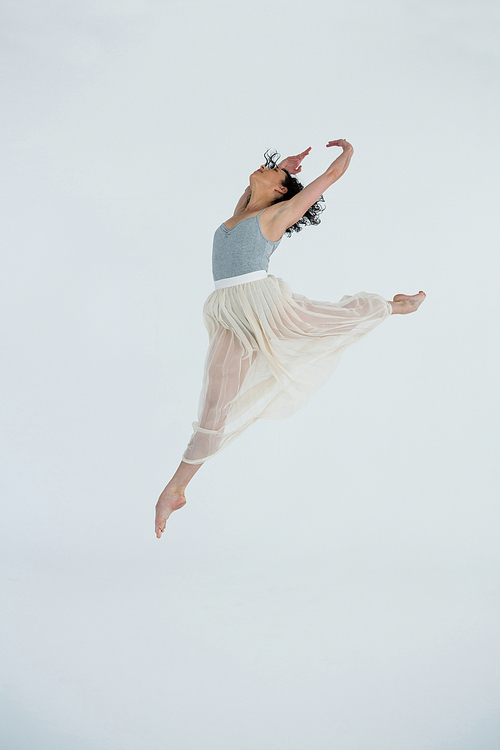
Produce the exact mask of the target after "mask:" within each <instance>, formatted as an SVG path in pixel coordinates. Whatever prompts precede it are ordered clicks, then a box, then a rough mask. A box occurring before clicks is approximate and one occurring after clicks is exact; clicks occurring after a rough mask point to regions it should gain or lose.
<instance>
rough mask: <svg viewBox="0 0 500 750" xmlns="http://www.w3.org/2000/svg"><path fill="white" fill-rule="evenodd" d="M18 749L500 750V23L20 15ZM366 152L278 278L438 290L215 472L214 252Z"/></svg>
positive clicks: (1, 299) (14, 512)
mask: <svg viewBox="0 0 500 750" xmlns="http://www.w3.org/2000/svg"><path fill="white" fill-rule="evenodd" d="M0 16H1V24H0V28H1V39H0V42H1V53H0V55H1V62H2V66H1V67H2V77H3V84H2V106H1V118H2V135H1V152H2V160H1V164H2V166H1V176H2V183H3V190H2V209H1V213H2V235H1V247H2V268H1V277H0V283H1V295H0V304H1V307H2V314H1V321H2V342H1V354H2V360H3V365H2V373H1V386H2V434H3V441H4V447H3V449H2V462H3V471H2V481H3V491H2V492H3V512H2V517H1V518H2V523H1V541H2V552H1V555H2V562H3V569H4V573H3V587H4V593H3V615H2V633H1V639H0V642H1V646H2V651H3V657H2V661H3V672H2V685H1V688H2V711H3V714H4V716H3V722H2V725H3V730H2V731H3V734H4V738H3V744H2V747H5V748H8V750H28V749H29V750H32V749H33V748H36V750H145V749H146V748H147V750H201V749H203V750H278V749H279V750H332V749H334V750H470V749H473V750H496V749H497V748H498V747H499V745H500V716H499V713H498V707H499V698H500V695H499V694H500V686H499V680H498V675H499V666H500V640H499V637H498V628H499V606H498V605H499V598H498V587H499V572H500V564H499V563H500V561H499V553H498V548H499V541H498V540H499V534H500V532H499V520H500V512H499V509H498V498H499V493H498V480H497V472H496V463H497V453H498V429H497V424H498V417H499V410H498V377H499V372H498V370H499V367H498V364H499V360H498V323H499V316H498V282H499V274H498V271H499V262H498V244H499V243H498V224H497V222H498V204H499V197H500V196H499V189H498V174H499V167H500V164H499V150H498V140H499V137H500V136H499V134H500V122H499V103H498V90H499V69H500V53H499V49H500V47H499V44H498V39H499V26H500V12H499V5H498V3H497V2H487V1H486V0H482V1H480V2H478V0H474V1H472V0H471V1H470V2H466V1H463V2H462V1H460V0H448V1H443V0H428V1H425V0H419V1H418V2H412V1H410V0H407V1H405V0H392V1H391V0H387V1H384V2H377V1H376V0H375V1H370V2H369V1H368V0H366V1H363V0H350V2H347V3H345V2H343V3H341V2H339V1H338V0H333V1H332V0H320V1H318V2H307V3H306V2H297V1H296V0H295V1H293V0H292V1H291V0H288V1H287V2H281V1H276V0H267V1H266V2H256V1H255V0H252V2H247V3H243V2H224V1H221V2H214V1H213V0H205V2H193V1H188V2H186V1H185V0H183V2H166V1H163V2H160V1H159V0H156V1H153V0H144V1H143V2H139V0H103V1H101V2H97V1H95V0H94V1H93V2H85V0H71V2H63V1H62V0H59V2H55V1H54V0H44V2H35V0H30V1H25V2H23V1H22V0H21V1H20V0H3V2H2V5H1V9H0ZM341 137H344V138H347V139H348V140H350V141H351V142H352V143H353V145H354V148H355V154H354V157H353V160H352V163H351V167H350V169H349V171H348V173H347V174H346V175H345V176H344V177H343V178H342V180H341V181H340V182H339V183H337V184H336V185H335V186H333V187H332V188H330V190H329V191H328V193H327V194H326V201H327V206H328V207H327V211H326V212H325V213H324V214H323V219H322V223H321V226H319V227H317V228H308V229H306V230H304V231H303V232H301V233H300V235H296V236H294V237H293V238H292V239H290V240H288V239H286V238H285V239H284V240H283V242H282V244H281V246H280V248H279V251H278V252H277V253H276V254H275V256H274V257H273V259H272V263H271V266H270V272H271V273H274V274H275V275H277V276H281V277H283V278H285V279H286V280H287V281H288V282H289V283H290V285H291V287H292V289H293V290H294V291H297V292H299V293H302V294H305V295H307V296H308V297H310V298H312V299H318V300H321V299H329V300H332V301H334V300H337V299H340V297H342V296H343V295H344V294H352V293H354V292H356V291H359V290H365V291H371V292H377V293H380V294H383V295H384V296H386V297H387V298H388V299H390V298H392V296H393V295H394V294H396V293H398V292H405V293H410V294H413V293H415V292H417V291H418V290H419V289H424V290H425V291H426V292H427V295H428V298H427V301H426V302H425V304H424V306H423V307H422V308H421V310H420V311H419V312H418V313H417V314H416V315H410V316H397V317H394V318H392V319H389V320H388V321H386V322H385V323H384V324H383V325H381V326H380V327H379V328H377V330H376V331H374V332H373V333H372V334H370V336H369V337H368V338H366V339H364V340H363V341H362V342H360V343H359V344H358V345H357V346H356V347H353V348H352V349H350V350H349V351H348V352H347V353H346V355H345V357H344V359H343V361H342V363H341V366H340V368H339V370H338V371H337V372H336V373H335V375H334V376H333V378H332V379H331V381H329V383H328V384H327V385H326V386H325V387H324V388H323V389H322V390H321V391H320V392H319V393H318V394H316V395H315V397H314V398H313V399H312V401H311V402H310V404H308V406H307V407H306V408H305V409H304V410H303V411H301V412H299V413H298V414H296V415H295V416H294V417H293V418H291V419H289V420H287V421H284V422H260V423H257V424H256V425H254V426H253V427H252V428H251V429H250V430H248V432H246V433H245V435H243V436H242V437H241V438H240V439H239V440H238V441H237V442H236V443H234V444H233V445H232V446H230V448H228V449H227V451H224V452H223V453H221V454H220V455H219V456H217V457H215V458H213V459H211V460H210V461H208V462H207V464H206V465H205V466H204V467H202V469H201V470H200V472H199V473H198V474H197V475H196V477H195V479H194V480H193V482H192V484H191V485H190V486H189V488H188V490H187V499H188V504H187V505H186V507H185V508H184V509H183V510H182V511H180V512H179V513H176V514H175V515H174V516H173V517H172V518H171V520H170V521H169V523H168V528H167V532H166V534H165V536H164V538H163V539H162V540H161V541H158V540H157V539H156V537H155V536H154V529H153V510H154V504H155V502H156V499H157V497H158V494H159V493H160V491H161V490H162V489H163V487H164V486H165V484H166V482H167V481H168V480H169V479H170V476H171V475H172V473H173V471H174V469H175V468H176V467H177V465H178V463H179V460H180V457H181V454H182V452H183V450H184V448H185V446H186V443H187V441H188V439H189V437H190V434H191V422H192V421H193V420H194V419H196V412H197V406H198V395H199V391H200V387H201V378H202V368H203V362H204V358H205V351H206V343H207V334H206V331H205V329H204V327H203V321H202V306H203V303H204V301H205V299H206V297H207V296H208V294H209V293H210V292H211V291H212V279H211V266H210V254H211V242H212V235H213V232H214V230H215V228H216V227H217V226H218V225H219V224H220V223H221V222H222V221H224V220H226V219H228V218H229V217H230V216H231V215H232V211H233V208H234V205H235V203H236V201H237V199H238V198H239V196H240V194H241V193H242V191H243V190H244V188H245V187H246V185H247V181H248V175H249V174H250V173H251V172H252V171H253V170H254V169H256V168H257V167H258V166H259V165H260V164H261V163H262V154H263V152H264V150H265V149H266V148H268V147H274V148H277V149H278V150H280V151H281V153H282V154H283V156H286V155H288V154H294V153H297V152H299V151H301V150H303V149H304V148H306V147H308V146H312V147H313V150H312V152H311V155H310V156H309V157H308V159H307V160H306V162H305V165H304V169H303V172H302V177H303V178H304V181H305V182H309V181H310V180H312V179H314V178H315V177H316V176H317V175H318V174H319V173H320V172H322V171H323V170H324V169H325V168H326V167H327V166H328V164H329V163H330V162H331V161H332V159H333V158H334V157H335V156H336V155H337V154H338V153H340V152H339V150H337V149H335V153H334V149H328V150H326V149H325V144H326V143H327V141H328V140H330V139H334V138H341Z"/></svg>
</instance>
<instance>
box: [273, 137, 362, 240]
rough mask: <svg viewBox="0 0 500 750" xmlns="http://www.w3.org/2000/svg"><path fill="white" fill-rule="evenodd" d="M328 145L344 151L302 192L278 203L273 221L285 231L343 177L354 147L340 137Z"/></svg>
mask: <svg viewBox="0 0 500 750" xmlns="http://www.w3.org/2000/svg"><path fill="white" fill-rule="evenodd" d="M326 146H327V148H329V147H331V146H339V147H340V148H341V149H342V153H341V154H340V156H338V157H337V158H336V159H335V161H333V162H332V163H331V164H330V166H329V167H328V169H327V170H326V172H324V173H323V174H322V175H320V176H319V177H317V178H316V179H315V180H313V182H311V183H309V185H306V187H305V188H304V189H303V190H301V191H300V193H297V195H294V196H293V198H290V200H289V201H287V200H285V201H282V202H280V203H279V204H277V208H276V213H275V215H274V217H273V223H275V224H276V225H277V224H279V225H280V226H282V229H283V231H285V229H288V227H291V226H292V225H293V224H295V223H296V222H297V221H299V219H301V218H302V216H304V214H305V213H306V211H307V210H308V209H309V208H311V206H312V205H314V203H316V201H318V200H319V199H320V198H321V196H322V195H323V193H324V192H325V190H327V188H329V187H330V185H333V183H334V182H337V180H338V179H340V177H342V175H343V174H344V172H345V171H346V169H347V167H348V166H349V162H350V161H351V157H352V155H353V153H354V149H353V147H352V146H351V144H350V143H348V142H347V141H346V140H344V139H343V138H339V139H338V140H336V141H329V142H328V143H327V144H326ZM278 206H279V208H278Z"/></svg>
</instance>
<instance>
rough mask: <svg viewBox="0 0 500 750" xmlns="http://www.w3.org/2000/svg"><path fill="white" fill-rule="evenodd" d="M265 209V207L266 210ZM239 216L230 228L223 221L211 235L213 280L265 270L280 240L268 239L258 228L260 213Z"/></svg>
mask: <svg viewBox="0 0 500 750" xmlns="http://www.w3.org/2000/svg"><path fill="white" fill-rule="evenodd" d="M265 210H266V209H264V211H265ZM264 211H261V212H260V214H258V216H249V217H248V218H246V219H242V220H241V221H239V223H238V224H236V225H235V226H234V227H233V228H232V229H228V228H227V227H226V226H225V225H224V224H221V225H220V227H219V228H218V229H217V230H216V232H215V234H214V244H213V251H212V273H213V276H214V281H220V279H230V278H232V277H233V276H242V275H243V274H245V273H253V271H267V269H268V266H269V258H270V257H271V255H272V254H273V253H274V251H275V250H276V248H277V247H278V245H279V244H280V242H281V239H279V240H277V241H276V242H271V240H267V239H266V238H265V237H264V235H263V234H262V229H261V228H260V221H259V216H260V215H261V214H263V213H264Z"/></svg>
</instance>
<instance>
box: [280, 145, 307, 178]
mask: <svg viewBox="0 0 500 750" xmlns="http://www.w3.org/2000/svg"><path fill="white" fill-rule="evenodd" d="M310 150H311V146H309V148H306V150H305V151H302V153H301V154H297V156H287V157H286V159H283V161H280V163H279V164H278V167H281V169H286V171H287V172H290V174H298V173H299V172H300V171H301V169H302V167H301V166H300V163H301V161H302V160H303V159H304V158H305V157H306V156H307V155H308V154H309V151H310Z"/></svg>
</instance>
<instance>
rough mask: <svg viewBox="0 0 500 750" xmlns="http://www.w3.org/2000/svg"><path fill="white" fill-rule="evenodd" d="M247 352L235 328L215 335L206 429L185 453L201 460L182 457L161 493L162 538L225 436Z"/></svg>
mask: <svg viewBox="0 0 500 750" xmlns="http://www.w3.org/2000/svg"><path fill="white" fill-rule="evenodd" d="M244 355H245V349H244V347H243V345H242V344H241V341H240V340H239V339H238V337H237V336H236V335H235V334H234V333H233V331H230V330H228V329H227V328H222V327H221V328H220V329H219V330H218V331H217V334H216V336H214V338H213V339H212V341H211V345H210V348H209V351H208V354H207V359H206V364H205V377H204V383H203V389H202V392H201V397H200V408H199V412H200V413H199V426H200V427H201V428H202V429H203V430H206V432H199V431H195V432H194V433H193V435H192V437H191V440H190V441H189V445H188V448H187V449H186V451H185V454H184V457H185V458H186V459H188V460H194V461H197V460H199V461H200V463H187V461H181V463H180V465H179V468H178V469H177V471H176V472H175V474H174V476H173V477H172V479H171V480H170V482H169V483H168V484H167V486H166V487H165V489H164V490H163V492H162V493H161V495H160V497H159V499H158V502H157V504H156V523H155V531H156V536H157V537H158V539H159V538H160V537H161V535H162V533H163V531H164V530H165V525H166V523H167V519H168V517H169V516H170V514H171V513H173V511H174V510H178V509H179V508H182V506H183V505H185V504H186V498H185V496H184V490H185V489H186V487H187V485H188V483H189V482H190V481H191V479H192V478H193V476H194V475H195V474H196V472H197V471H198V469H199V468H200V467H201V466H202V463H203V458H205V457H207V456H210V455H212V454H213V453H214V452H215V450H216V449H217V447H218V443H219V442H220V439H221V438H220V432H219V431H220V430H222V429H223V427H224V423H225V420H226V417H227V413H228V410H229V405H230V402H231V401H232V399H233V398H234V397H235V396H236V395H237V393H238V391H239V389H240V386H241V384H242V382H243V379H244V377H245V375H246V373H247V372H248V369H249V367H250V365H251V363H252V358H251V357H244ZM186 454H187V455H186Z"/></svg>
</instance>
